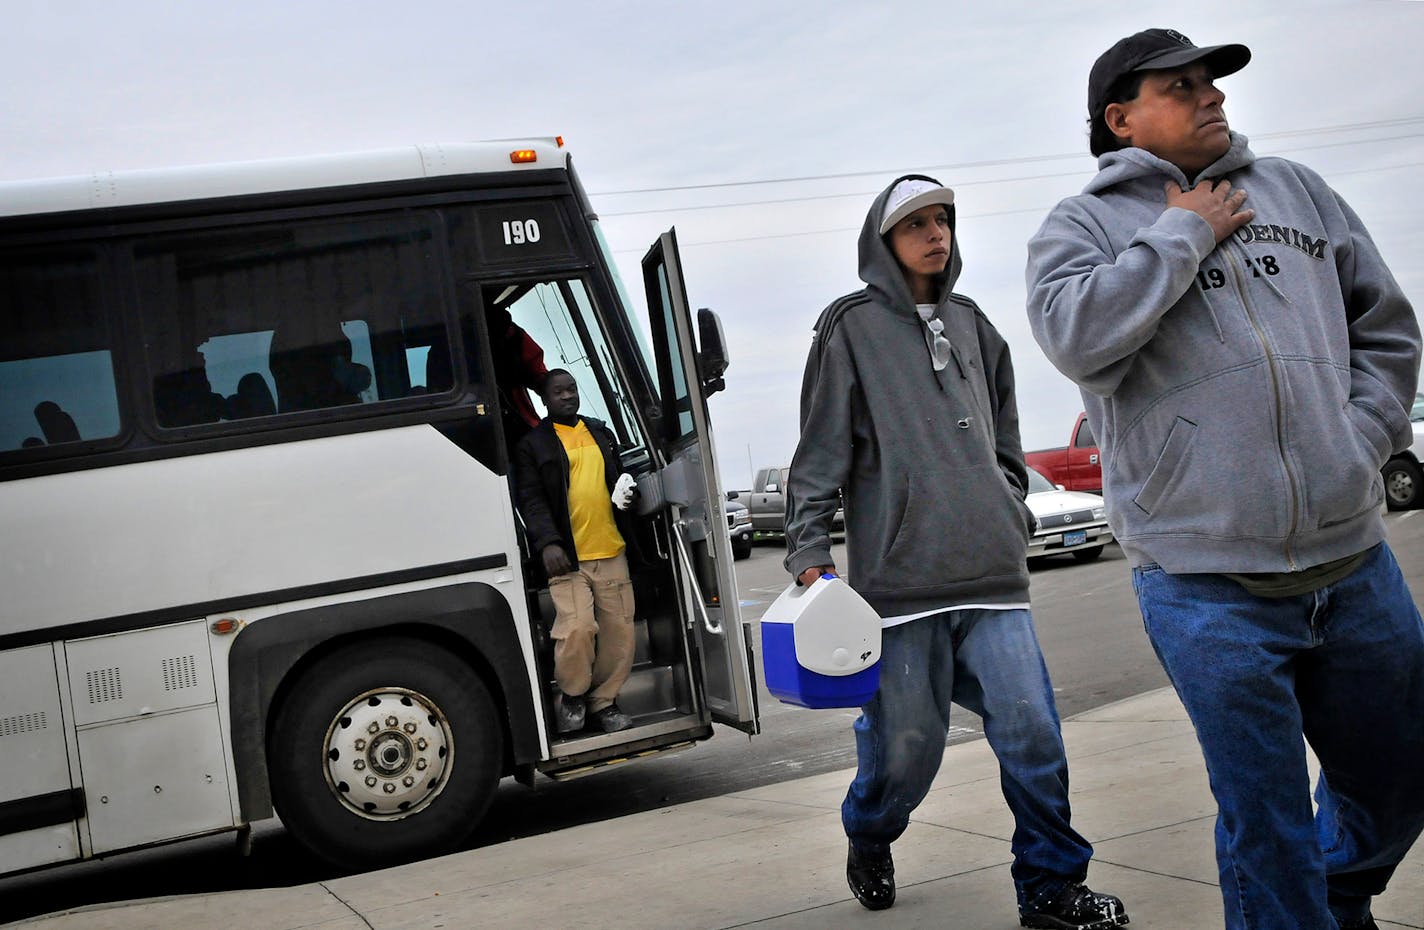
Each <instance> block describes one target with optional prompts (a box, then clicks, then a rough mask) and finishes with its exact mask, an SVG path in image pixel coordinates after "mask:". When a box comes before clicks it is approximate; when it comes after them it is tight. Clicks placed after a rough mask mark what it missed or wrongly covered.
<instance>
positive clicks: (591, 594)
mask: <svg viewBox="0 0 1424 930" xmlns="http://www.w3.org/2000/svg"><path fill="white" fill-rule="evenodd" d="M549 598H550V599H551V600H552V601H553V602H554V629H553V630H552V631H551V632H550V634H549V636H550V638H551V639H553V640H554V679H555V680H556V681H558V683H559V689H560V690H562V691H563V692H564V693H565V694H567V695H570V696H572V697H578V696H579V695H581V694H587V695H588V711H589V713H597V712H598V711H600V710H602V709H603V708H605V707H607V706H608V705H609V704H612V703H613V702H614V700H616V699H617V697H618V692H619V690H620V689H622V687H623V683H624V682H625V681H627V680H628V673H629V672H631V671H632V670H633V581H632V579H631V578H629V576H628V558H627V556H626V555H624V554H623V553H621V552H620V553H619V554H618V555H615V556H614V557H613V558H611V559H590V560H582V559H581V560H579V567H578V568H577V569H575V570H574V571H571V572H569V573H567V574H564V575H559V576H557V577H555V578H550V579H549Z"/></svg>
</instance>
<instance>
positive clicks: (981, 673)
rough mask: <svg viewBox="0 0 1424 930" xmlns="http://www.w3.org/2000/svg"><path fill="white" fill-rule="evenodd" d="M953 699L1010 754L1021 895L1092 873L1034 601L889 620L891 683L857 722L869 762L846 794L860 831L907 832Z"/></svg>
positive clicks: (849, 830)
mask: <svg viewBox="0 0 1424 930" xmlns="http://www.w3.org/2000/svg"><path fill="white" fill-rule="evenodd" d="M951 701H953V702H954V703H957V704H959V705H960V706H962V707H966V708H968V709H969V710H972V711H973V712H974V713H976V714H978V715H979V716H981V717H983V718H984V735H985V737H986V738H987V739H988V741H989V746H990V747H991V748H992V749H993V750H994V755H996V756H997V757H998V759H999V782H1000V785H1001V787H1002V789H1003V792H1004V800H1005V801H1007V802H1008V804H1009V809H1010V810H1011V811H1013V815H1014V823H1015V827H1014V836H1013V844H1012V849H1013V853H1014V864H1013V868H1012V874H1013V878H1014V888H1015V891H1016V892H1017V894H1018V901H1019V906H1020V907H1023V906H1026V905H1030V904H1036V903H1038V902H1039V901H1041V900H1044V899H1046V898H1048V897H1051V896H1052V895H1054V894H1056V893H1057V892H1058V890H1059V889H1061V888H1062V887H1063V885H1064V884H1065V883H1066V882H1069V881H1082V880H1083V878H1084V877H1085V876H1086V875H1087V873H1088V860H1089V859H1090V858H1092V855H1093V847H1092V846H1090V845H1089V844H1088V841H1087V840H1085V839H1083V838H1082V837H1081V836H1079V835H1078V834H1077V833H1076V832H1075V831H1074V830H1073V827H1072V826H1071V825H1070V824H1069V822H1068V820H1069V810H1068V763H1067V761H1066V759H1065V758H1064V756H1063V736H1062V733H1061V732H1060V731H1059V724H1058V709H1057V707H1056V706H1055V705H1054V703H1053V686H1052V685H1051V684H1050V683H1049V681H1048V669H1047V668H1046V667H1045V666H1044V664H1043V653H1042V652H1041V651H1040V650H1039V647H1038V638H1037V637H1036V636H1035V635H1034V631H1033V619H1032V617H1030V615H1029V612H1028V611H1027V610H954V611H947V612H945V613H942V614H935V615H933V616H930V617H921V618H920V619H918V620H911V621H910V622H908V623H902V624H899V625H897V626H892V627H888V628H886V629H885V631H884V634H883V637H882V640H881V656H880V690H879V691H878V692H877V693H876V695H875V697H874V698H873V699H871V701H870V703H869V704H866V705H865V707H863V708H862V709H861V715H860V718H859V719H858V720H856V722H855V745H856V757H857V762H858V765H859V768H858V770H857V772H856V775H855V781H853V782H851V786H850V791H849V792H847V794H846V799H845V803H843V804H842V805H841V820H842V822H843V823H844V824H845V831H846V836H848V837H850V841H851V843H852V844H854V845H855V847H856V848H857V849H860V850H864V851H867V852H884V851H887V850H888V849H889V848H890V844H891V843H893V842H894V841H895V840H897V839H899V837H900V834H902V833H904V832H905V828H906V827H907V826H908V825H909V822H910V813H911V811H913V810H914V809H915V807H916V806H918V805H919V803H920V802H921V801H923V800H924V798H925V795H926V794H927V793H928V792H929V789H930V782H931V781H933V780H934V776H935V772H937V771H938V770H939V764H940V761H941V759H942V758H943V757H944V744H945V737H946V735H947V734H948V732H949V705H950V702H951Z"/></svg>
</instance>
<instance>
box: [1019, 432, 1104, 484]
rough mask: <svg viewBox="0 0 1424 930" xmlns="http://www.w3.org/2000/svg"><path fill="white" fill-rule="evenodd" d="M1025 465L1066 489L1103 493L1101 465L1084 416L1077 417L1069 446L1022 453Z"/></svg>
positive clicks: (1091, 433)
mask: <svg viewBox="0 0 1424 930" xmlns="http://www.w3.org/2000/svg"><path fill="white" fill-rule="evenodd" d="M1024 462H1025V463H1027V464H1028V467H1029V468H1035V469H1037V470H1038V471H1040V472H1042V473H1043V476H1044V477H1045V478H1047V479H1048V480H1049V481H1051V482H1052V483H1053V484H1058V485H1062V486H1063V488H1064V489H1065V490H1068V491H1089V492H1091V493H1093V494H1101V493H1103V462H1102V458H1101V457H1100V456H1099V455H1098V441H1097V440H1096V439H1095V438H1093V430H1092V427H1090V426H1088V415H1087V414H1086V413H1080V414H1078V422H1077V423H1074V424H1073V433H1072V435H1071V438H1070V440H1069V442H1068V445H1066V446H1062V447H1059V448H1057V449H1038V450H1036V451H1034V452H1025V453H1024Z"/></svg>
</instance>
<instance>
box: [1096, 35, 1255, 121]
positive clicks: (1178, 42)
mask: <svg viewBox="0 0 1424 930" xmlns="http://www.w3.org/2000/svg"><path fill="white" fill-rule="evenodd" d="M1203 59H1205V60H1206V65H1207V67H1208V68H1210V69H1211V74H1212V77H1225V76H1226V75H1228V74H1235V73H1236V72H1237V71H1240V70H1241V69H1242V68H1244V67H1246V63H1247V62H1248V61H1250V60H1251V50H1250V49H1249V48H1247V47H1246V46H1244V45H1208V46H1206V47H1205V48H1198V47H1197V46H1195V45H1193V44H1192V40H1191V39H1188V38H1187V37H1186V36H1184V35H1182V34H1181V33H1180V32H1178V31H1177V30H1175V29H1144V30H1142V31H1141V32H1138V33H1134V34H1132V35H1130V36H1128V37H1127V38H1125V39H1119V40H1117V42H1116V43H1115V44H1114V45H1113V47H1112V48H1110V49H1108V50H1107V51H1106V52H1103V53H1102V54H1101V55H1099V56H1098V60H1097V61H1095V62H1093V70H1092V71H1091V72H1089V73H1088V116H1089V117H1090V118H1091V117H1096V116H1097V115H1098V114H1100V113H1102V112H1103V111H1104V110H1106V109H1107V106H1108V104H1109V103H1110V102H1111V101H1109V100H1108V91H1109V90H1110V89H1111V88H1112V86H1113V82H1114V81H1116V80H1117V79H1118V78H1120V77H1122V76H1123V75H1124V74H1131V73H1132V72H1134V71H1161V70H1165V69H1167V68H1180V67H1182V66H1183V65H1189V64H1191V63H1192V62H1194V61H1201V60H1203Z"/></svg>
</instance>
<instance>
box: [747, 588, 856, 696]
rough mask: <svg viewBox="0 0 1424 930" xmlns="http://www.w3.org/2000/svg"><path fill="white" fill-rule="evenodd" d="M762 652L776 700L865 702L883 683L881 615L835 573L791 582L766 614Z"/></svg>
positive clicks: (763, 665)
mask: <svg viewBox="0 0 1424 930" xmlns="http://www.w3.org/2000/svg"><path fill="white" fill-rule="evenodd" d="M761 656H762V670H763V672H764V673H765V680H766V687H767V690H768V691H770V692H771V693H772V694H773V695H774V696H775V697H776V698H777V700H780V701H784V702H785V703H787V704H796V705H798V706H800V707H813V708H823V707H860V706H861V705H863V704H865V703H866V702H868V701H869V700H870V699H871V698H872V697H874V696H875V692H876V690H877V689H878V688H879V687H880V616H879V615H878V614H876V612H875V611H874V609H872V608H871V606H870V605H869V604H867V603H866V602H865V600H864V598H862V597H861V596H860V595H859V594H856V593H855V591H854V589H852V588H851V586H850V585H848V584H846V583H845V581H843V580H842V579H840V578H838V577H836V576H835V575H822V576H821V577H820V578H818V579H816V581H815V582H814V583H812V584H811V585H809V586H805V587H802V586H800V585H797V584H796V583H795V582H792V584H791V585H790V586H789V587H788V588H787V589H786V590H785V591H783V592H781V596H780V597H778V598H777V599H776V600H775V601H774V602H772V605H771V606H770V607H768V608H767V610H766V613H765V614H763V615H762V618H761Z"/></svg>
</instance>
